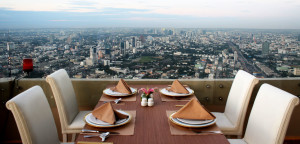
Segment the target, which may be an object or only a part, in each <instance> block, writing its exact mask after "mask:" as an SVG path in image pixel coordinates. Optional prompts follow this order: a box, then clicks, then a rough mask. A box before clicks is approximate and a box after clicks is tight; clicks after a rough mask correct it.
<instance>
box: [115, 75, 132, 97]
mask: <svg viewBox="0 0 300 144" xmlns="http://www.w3.org/2000/svg"><path fill="white" fill-rule="evenodd" d="M111 90H113V91H116V92H120V93H126V94H132V91H131V89H130V87H129V86H128V84H127V83H126V82H125V81H124V80H123V79H120V80H119V82H118V84H117V85H116V87H114V88H112V89H111Z"/></svg>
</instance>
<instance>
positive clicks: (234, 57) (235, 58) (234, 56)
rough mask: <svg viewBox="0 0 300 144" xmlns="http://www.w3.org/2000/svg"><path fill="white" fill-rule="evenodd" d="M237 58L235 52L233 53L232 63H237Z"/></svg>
mask: <svg viewBox="0 0 300 144" xmlns="http://www.w3.org/2000/svg"><path fill="white" fill-rule="evenodd" d="M237 58H238V54H237V52H236V51H234V54H233V59H234V62H237Z"/></svg>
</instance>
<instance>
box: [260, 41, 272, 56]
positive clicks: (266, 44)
mask: <svg viewBox="0 0 300 144" xmlns="http://www.w3.org/2000/svg"><path fill="white" fill-rule="evenodd" d="M269 49H270V43H269V42H267V41H265V42H263V44H262V54H263V55H268V54H269Z"/></svg>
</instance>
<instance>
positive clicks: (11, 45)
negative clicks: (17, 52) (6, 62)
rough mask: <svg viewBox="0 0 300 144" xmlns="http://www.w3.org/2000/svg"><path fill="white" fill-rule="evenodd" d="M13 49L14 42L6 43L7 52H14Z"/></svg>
mask: <svg viewBox="0 0 300 144" xmlns="http://www.w3.org/2000/svg"><path fill="white" fill-rule="evenodd" d="M14 49H15V43H14V42H8V43H7V50H8V51H9V50H14Z"/></svg>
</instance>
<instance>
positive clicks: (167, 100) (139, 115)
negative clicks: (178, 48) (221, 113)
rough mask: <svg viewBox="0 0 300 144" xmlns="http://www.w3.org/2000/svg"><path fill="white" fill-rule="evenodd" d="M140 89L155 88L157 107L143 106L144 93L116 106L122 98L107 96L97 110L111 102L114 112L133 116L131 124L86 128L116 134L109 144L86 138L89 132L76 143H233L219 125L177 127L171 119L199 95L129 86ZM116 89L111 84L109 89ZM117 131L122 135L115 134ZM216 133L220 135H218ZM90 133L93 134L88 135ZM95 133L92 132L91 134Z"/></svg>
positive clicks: (78, 138)
mask: <svg viewBox="0 0 300 144" xmlns="http://www.w3.org/2000/svg"><path fill="white" fill-rule="evenodd" d="M129 86H130V87H132V88H135V89H137V90H139V89H141V88H155V89H156V90H155V92H154V93H153V94H152V95H153V99H154V105H153V106H141V94H142V92H139V91H137V93H135V94H134V95H132V96H126V97H125V96H123V97H122V100H121V101H120V102H119V103H118V104H115V103H113V101H114V100H115V99H117V98H118V97H111V96H108V95H105V94H104V93H103V94H102V96H101V97H100V99H99V101H98V103H97V105H96V106H95V108H98V107H99V106H101V105H102V104H104V103H107V102H110V101H111V103H112V106H113V108H114V109H117V110H122V111H125V112H128V113H129V114H131V115H132V119H131V121H130V122H129V123H127V124H125V125H121V126H119V127H109V128H99V127H93V126H91V125H88V124H86V125H85V126H84V128H83V129H88V130H97V131H103V132H112V134H110V135H109V136H108V137H107V138H106V139H105V142H102V141H101V138H100V137H90V138H85V137H84V136H85V135H87V133H80V134H79V135H78V136H77V138H76V141H75V143H77V144H84V143H86V144H88V143H90V144H96V143H97V144H185V143H186V144H229V142H228V140H227V139H226V137H225V136H224V134H222V132H221V131H220V129H219V128H218V127H217V125H216V124H213V125H211V126H208V127H203V128H187V127H182V126H179V125H176V124H174V123H172V122H171V120H170V119H169V116H170V114H172V113H173V112H176V111H177V110H179V109H180V108H182V106H183V105H185V104H186V103H188V102H189V100H191V99H192V98H195V97H196V96H195V94H194V93H193V94H191V95H190V96H186V97H170V96H166V95H163V94H161V93H160V92H159V91H160V90H161V89H163V88H166V87H168V85H154V84H152V85H147V84H144V85H129ZM110 87H113V85H108V86H107V88H110ZM114 132H117V133H118V134H114ZM214 132H216V133H214ZM88 134H90V133H88ZM91 134H92V133H91Z"/></svg>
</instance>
